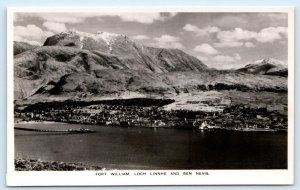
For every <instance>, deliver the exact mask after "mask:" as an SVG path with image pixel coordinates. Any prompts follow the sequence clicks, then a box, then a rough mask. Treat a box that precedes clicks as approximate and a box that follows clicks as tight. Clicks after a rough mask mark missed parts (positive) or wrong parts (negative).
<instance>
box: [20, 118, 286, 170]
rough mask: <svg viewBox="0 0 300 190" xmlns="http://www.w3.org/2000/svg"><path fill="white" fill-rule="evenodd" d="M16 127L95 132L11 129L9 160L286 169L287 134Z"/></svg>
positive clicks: (122, 166)
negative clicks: (12, 146)
mask: <svg viewBox="0 0 300 190" xmlns="http://www.w3.org/2000/svg"><path fill="white" fill-rule="evenodd" d="M15 126H16V127H29V128H44V129H70V128H73V129H78V128H89V129H93V130H95V131H96V133H86V134H52V133H50V134H49V133H42V132H32V131H19V130H15V156H16V157H18V158H32V159H41V160H45V161H63V162H79V163H83V164H88V165H94V166H95V165H97V166H102V167H105V168H114V169H286V168H287V134H286V133H274V132H242V131H224V130H215V131H199V130H187V129H168V128H156V129H155V128H121V127H103V126H95V125H78V124H59V123H54V124H53V123H52V124H49V123H48V124H47V123H34V124H30V123H28V124H15Z"/></svg>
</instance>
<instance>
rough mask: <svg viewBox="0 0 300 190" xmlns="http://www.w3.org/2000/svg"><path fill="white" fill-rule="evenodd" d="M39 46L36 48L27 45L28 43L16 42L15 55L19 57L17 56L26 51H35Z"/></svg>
mask: <svg viewBox="0 0 300 190" xmlns="http://www.w3.org/2000/svg"><path fill="white" fill-rule="evenodd" d="M37 47H38V46H34V45H31V44H29V43H26V42H16V41H14V47H13V48H14V55H17V54H20V53H22V52H24V51H27V50H31V49H35V48H37Z"/></svg>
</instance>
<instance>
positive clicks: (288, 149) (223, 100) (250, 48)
mask: <svg viewBox="0 0 300 190" xmlns="http://www.w3.org/2000/svg"><path fill="white" fill-rule="evenodd" d="M9 14H10V16H9V20H10V22H8V26H10V28H9V29H8V33H10V35H11V38H8V43H9V50H11V51H9V53H8V56H9V57H10V58H11V60H10V61H9V62H8V65H10V66H9V67H8V80H9V85H10V86H9V88H10V92H8V96H9V97H8V98H9V99H8V110H9V111H10V114H9V116H8V121H9V122H10V124H9V125H8V141H10V143H9V147H8V149H9V150H8V168H9V170H10V171H11V172H12V173H14V174H16V175H18V176H19V178H20V177H21V175H26V174H27V173H28V174H30V173H34V174H35V175H37V176H38V175H40V174H41V175H44V174H45V175H46V174H47V172H48V173H49V172H53V171H55V172H57V173H74V172H75V173H76V174H77V173H79V174H80V172H81V173H82V172H87V173H90V172H92V173H93V175H94V176H95V175H105V176H106V177H107V176H108V175H109V177H110V178H112V177H114V176H116V178H120V177H121V176H125V177H129V178H130V177H132V178H133V179H137V180H138V178H137V177H138V176H141V177H143V176H144V177H145V179H146V178H149V181H151V177H153V176H155V177H156V178H158V177H161V176H162V177H169V178H172V176H173V175H174V176H175V177H176V175H179V176H177V177H178V178H180V176H182V175H183V176H182V179H184V178H187V177H188V175H192V177H191V179H193V180H194V181H193V182H192V183H193V184H197V183H199V184H203V183H205V182H203V181H201V180H204V179H205V177H207V178H213V177H214V173H215V172H216V173H217V172H222V173H223V174H222V176H223V177H226V172H227V171H228V172H236V173H235V175H239V173H238V172H241V171H249V172H250V173H251V175H252V177H249V178H251V180H250V181H252V182H250V183H256V182H255V178H253V176H256V178H260V177H259V175H258V174H260V173H261V174H262V175H263V174H264V173H263V172H266V173H268V174H270V175H271V174H272V172H274V173H276V172H277V173H276V176H277V178H280V176H282V181H284V180H285V181H286V183H292V182H291V181H292V175H291V173H292V171H293V169H292V167H293V158H292V157H293V145H292V144H293V127H294V126H293V119H294V118H293V116H294V113H293V98H294V96H293V91H294V90H293V88H294V87H293V83H294V73H293V72H294V71H293V67H294V59H293V54H294V52H293V51H294V49H293V40H294V39H293V38H294V36H293V35H294V33H293V27H294V26H293V24H294V23H293V9H291V8H285V9H284V8H283V9H280V8H277V9H267V8H265V9H258V10H256V9H255V8H247V9H245V8H244V9H242V8H241V9H236V8H231V9H225V8H224V9H221V8H218V9H216V8H215V9H214V8H210V9H205V8H199V9H197V8H194V9H193V8H183V9H180V8H176V9H167V8H160V9H147V8H141V9H134V8H133V9H132V10H130V9H128V8H127V9H125V8H123V9H122V8H120V9H116V8H114V9H109V8H107V9H105V8H101V9H92V8H91V9H63V8H61V9H50V8H49V9H46V8H44V9H28V10H26V9H21V8H20V9H15V10H14V9H12V10H11V11H10V13H9ZM172 171H173V172H172ZM278 172H285V173H284V175H279V174H280V173H278ZM228 174H229V173H228ZM51 175H56V173H51ZM86 176H87V175H86ZM197 176H199V180H200V181H198V180H197ZM220 176H221V175H218V177H220ZM229 176H230V175H229ZM242 176H243V174H241V177H242ZM200 178H202V179H200ZM220 178H221V177H220ZM245 178H246V177H245ZM277 178H276V177H274V178H273V180H274V184H276V183H283V182H281V181H280V180H278V181H276V180H277ZM176 179H177V178H176ZM111 180H112V181H111V182H110V183H109V184H110V185H114V182H113V181H114V179H111ZM245 180H246V179H245ZM257 180H261V181H262V180H264V179H257ZM265 180H266V183H271V182H270V180H272V178H270V179H269V178H267V177H266V179H265ZM115 181H118V180H115ZM217 181H218V180H216V184H218V182H217ZM241 181H242V180H241ZM98 182H99V183H101V182H100V177H98ZM120 183H121V182H120ZM133 183H134V182H133ZM133 183H130V184H133ZM148 183H150V182H147V183H145V184H148ZM163 183H164V182H162V184H163ZM166 183H168V184H170V183H169V182H166ZM207 183H212V184H214V182H213V181H212V180H209V182H207ZM220 183H226V182H224V180H223V181H222V182H220ZM228 183H229V182H228ZM230 183H232V182H230ZM236 183H239V181H237V182H236ZM241 183H242V182H241ZM245 183H246V182H245ZM258 183H263V182H258ZM116 184H119V183H118V182H116ZM171 184H184V183H183V182H180V180H179V181H178V183H176V181H174V180H173V182H171Z"/></svg>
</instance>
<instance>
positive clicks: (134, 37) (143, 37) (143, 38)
mask: <svg viewBox="0 0 300 190" xmlns="http://www.w3.org/2000/svg"><path fill="white" fill-rule="evenodd" d="M131 38H132V39H134V40H147V39H149V37H148V36H146V35H136V36H132V37H131Z"/></svg>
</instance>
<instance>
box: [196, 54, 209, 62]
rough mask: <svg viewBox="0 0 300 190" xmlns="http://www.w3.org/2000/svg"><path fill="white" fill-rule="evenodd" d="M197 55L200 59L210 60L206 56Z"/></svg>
mask: <svg viewBox="0 0 300 190" xmlns="http://www.w3.org/2000/svg"><path fill="white" fill-rule="evenodd" d="M196 57H197V59H199V60H200V61H208V58H207V57H205V56H202V55H197V56H196Z"/></svg>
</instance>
